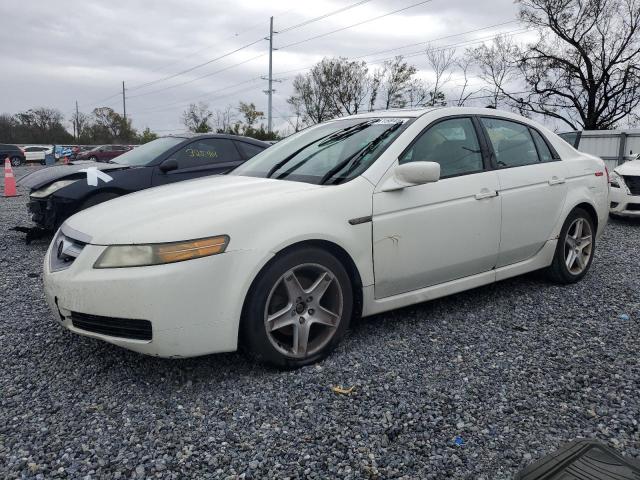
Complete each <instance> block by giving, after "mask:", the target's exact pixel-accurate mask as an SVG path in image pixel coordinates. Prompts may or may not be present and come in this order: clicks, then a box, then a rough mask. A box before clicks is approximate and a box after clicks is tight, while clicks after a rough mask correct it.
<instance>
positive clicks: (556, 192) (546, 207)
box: [480, 117, 567, 268]
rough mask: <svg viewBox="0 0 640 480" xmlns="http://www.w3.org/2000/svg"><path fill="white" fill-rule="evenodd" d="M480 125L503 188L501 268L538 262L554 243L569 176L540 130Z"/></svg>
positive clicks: (502, 122)
mask: <svg viewBox="0 0 640 480" xmlns="http://www.w3.org/2000/svg"><path fill="white" fill-rule="evenodd" d="M480 123H481V124H482V126H483V127H484V131H485V134H486V136H487V137H488V139H489V144H490V146H491V147H492V161H493V162H494V166H495V167H496V168H497V171H498V181H499V183H500V190H499V193H500V197H501V199H502V227H501V234H500V252H499V254H498V262H497V264H496V267H497V268H499V267H502V266H505V265H510V264H513V263H517V262H521V261H524V260H527V259H529V258H531V257H533V256H534V255H535V254H536V253H537V252H538V251H539V250H540V249H541V248H542V247H543V246H544V244H545V243H546V242H547V241H548V240H549V239H550V237H551V232H552V230H553V228H554V226H555V225H556V223H557V222H558V220H559V217H560V214H561V212H562V210H563V207H564V201H565V198H566V196H567V184H566V176H567V171H566V166H565V164H564V163H563V162H562V161H561V160H560V158H559V156H558V155H557V153H555V151H554V150H553V149H552V147H551V146H550V144H549V143H548V142H547V141H546V140H545V139H544V137H543V135H542V134H541V133H540V132H538V131H537V130H536V129H534V128H531V127H529V126H528V125H526V124H524V123H519V122H516V121H512V120H507V119H503V118H495V117H482V118H481V119H480Z"/></svg>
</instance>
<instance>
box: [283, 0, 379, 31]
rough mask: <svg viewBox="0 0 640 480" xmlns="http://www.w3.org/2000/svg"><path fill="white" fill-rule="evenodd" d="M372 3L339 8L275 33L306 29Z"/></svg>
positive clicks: (367, 0) (362, 1)
mask: <svg viewBox="0 0 640 480" xmlns="http://www.w3.org/2000/svg"><path fill="white" fill-rule="evenodd" d="M370 1H371V0H361V1H359V2H356V3H353V4H351V5H347V6H346V7H342V8H339V9H338V10H334V11H332V12H328V13H325V14H323V15H320V16H318V17H315V18H311V19H309V20H306V21H304V22H300V23H297V24H295V25H291V26H289V27H286V28H282V29H280V30H278V31H277V32H274V33H286V32H290V31H291V30H295V29H296V28H300V27H304V26H306V25H309V24H310V23H314V22H317V21H319V20H324V19H325V18H329V17H331V16H333V15H337V14H338V13H342V12H346V11H347V10H351V9H352V8H355V7H359V6H360V5H363V4H365V3H369V2H370Z"/></svg>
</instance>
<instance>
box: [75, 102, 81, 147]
mask: <svg viewBox="0 0 640 480" xmlns="http://www.w3.org/2000/svg"><path fill="white" fill-rule="evenodd" d="M73 131H74V135H75V133H76V132H77V134H78V136H77V137H76V142H77V141H78V140H79V139H80V114H79V113H78V100H76V121H75V125H74V126H73Z"/></svg>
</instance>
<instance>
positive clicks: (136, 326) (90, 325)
mask: <svg viewBox="0 0 640 480" xmlns="http://www.w3.org/2000/svg"><path fill="white" fill-rule="evenodd" d="M71 323H72V324H73V326H74V327H76V328H79V329H80V330H85V331H87V332H92V333H99V334H101V335H108V336H110V337H118V338H129V339H132V340H151V337H152V331H151V322H150V321H149V320H132V319H130V318H113V317H102V316H99V315H90V314H88V313H78V312H71Z"/></svg>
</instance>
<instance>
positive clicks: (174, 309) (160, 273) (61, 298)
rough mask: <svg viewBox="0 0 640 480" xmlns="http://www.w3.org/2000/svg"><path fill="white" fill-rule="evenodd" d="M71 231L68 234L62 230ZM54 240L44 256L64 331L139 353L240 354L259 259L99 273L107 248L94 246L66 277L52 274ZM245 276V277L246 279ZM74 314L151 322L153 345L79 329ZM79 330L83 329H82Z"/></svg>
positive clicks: (232, 256)
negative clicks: (239, 342) (251, 272)
mask: <svg viewBox="0 0 640 480" xmlns="http://www.w3.org/2000/svg"><path fill="white" fill-rule="evenodd" d="M63 229H64V227H63ZM54 245H55V240H54V242H52V246H51V247H49V251H48V252H47V254H46V256H45V265H44V285H45V294H46V298H47V303H48V304H49V307H50V308H51V310H52V312H53V314H54V318H56V321H57V322H58V323H60V324H61V325H62V326H63V327H64V328H66V329H68V330H70V331H72V332H74V333H77V334H81V335H85V336H88V337H93V338H98V339H100V340H104V341H106V342H109V343H112V344H115V345H118V346H121V347H124V348H127V349H129V350H133V351H136V352H140V353H144V354H148V355H154V356H160V357H192V356H198V355H205V354H209V353H218V352H228V351H233V350H236V348H237V339H238V329H239V322H240V315H241V311H242V304H243V302H244V296H245V294H246V291H247V290H248V286H249V283H248V282H250V278H249V275H248V272H247V271H246V270H245V269H251V268H252V267H251V266H252V264H253V266H255V264H256V262H258V260H257V259H256V258H255V257H254V254H253V252H247V251H244V252H233V251H231V252H226V253H224V254H220V255H214V256H211V257H204V258H200V259H196V260H189V261H185V262H178V263H172V264H166V265H156V266H150V267H135V268H114V269H94V268H93V264H94V262H95V261H96V260H97V258H98V257H99V256H100V254H101V253H102V252H103V251H104V250H105V248H106V247H104V246H99V245H91V244H87V245H85V246H84V248H83V250H82V252H81V253H80V255H78V257H77V258H76V259H75V261H73V263H72V264H71V266H69V267H68V268H66V269H64V270H59V271H52V270H51V265H50V258H51V255H56V254H57V252H56V251H55V250H54V251H53V253H52V249H53V248H54ZM243 271H244V275H243V273H242V272H243ZM72 312H74V313H76V314H77V313H79V314H82V315H85V316H97V317H101V318H107V320H108V319H109V318H113V319H115V320H117V321H119V320H118V319H135V320H144V321H148V322H151V331H152V334H151V340H140V339H136V338H121V337H116V336H112V335H108V334H101V333H96V332H90V331H86V330H84V329H82V328H77V326H74V324H73V323H74V322H73V320H72ZM77 324H78V323H77V322H76V325H77Z"/></svg>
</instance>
